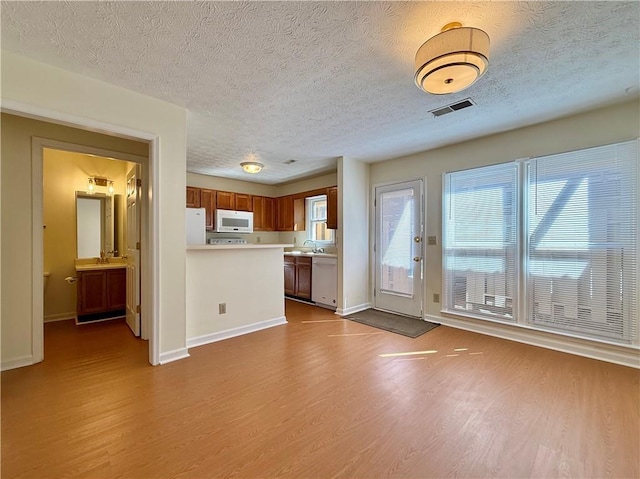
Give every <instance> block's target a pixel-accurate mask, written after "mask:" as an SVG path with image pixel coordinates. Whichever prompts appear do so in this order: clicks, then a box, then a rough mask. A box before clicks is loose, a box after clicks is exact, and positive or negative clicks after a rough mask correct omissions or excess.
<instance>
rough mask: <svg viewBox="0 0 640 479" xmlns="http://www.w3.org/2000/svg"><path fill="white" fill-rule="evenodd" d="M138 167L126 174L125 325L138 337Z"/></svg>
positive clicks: (139, 184) (139, 182) (139, 186)
mask: <svg viewBox="0 0 640 479" xmlns="http://www.w3.org/2000/svg"><path fill="white" fill-rule="evenodd" d="M141 184H142V182H141V180H140V166H139V165H135V166H134V167H133V168H131V170H130V171H129V173H127V324H128V325H129V328H131V331H132V332H133V334H134V335H135V336H140V208H141V206H140V196H141V195H140V193H141V189H142V187H141Z"/></svg>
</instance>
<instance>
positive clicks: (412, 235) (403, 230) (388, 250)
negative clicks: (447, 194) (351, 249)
mask: <svg viewBox="0 0 640 479" xmlns="http://www.w3.org/2000/svg"><path fill="white" fill-rule="evenodd" d="M422 198H423V193H422V180H415V181H410V182H406V183H396V184H392V185H386V186H379V187H377V188H376V199H375V215H376V226H375V229H376V243H375V263H376V264H375V291H374V296H375V297H374V305H375V308H376V309H382V310H385V311H391V312H394V313H399V314H404V315H407V316H415V317H420V318H422V296H423V290H424V287H423V273H422V271H423V266H422V265H423V251H424V246H423V221H422V218H423V214H422V204H423V200H422Z"/></svg>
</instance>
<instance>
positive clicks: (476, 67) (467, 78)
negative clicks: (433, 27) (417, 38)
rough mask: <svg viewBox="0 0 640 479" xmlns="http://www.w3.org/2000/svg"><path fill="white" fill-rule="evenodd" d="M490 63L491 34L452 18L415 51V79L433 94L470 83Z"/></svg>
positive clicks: (461, 88)
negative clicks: (451, 20)
mask: <svg viewBox="0 0 640 479" xmlns="http://www.w3.org/2000/svg"><path fill="white" fill-rule="evenodd" d="M488 66H489V35H487V34H486V33H485V32H483V31H482V30H480V29H478V28H472V27H463V26H462V24H461V23H458V22H453V23H449V24H447V25H445V26H444V27H442V31H441V33H439V34H437V35H436V36H435V37H432V38H430V39H429V40H427V41H426V42H424V43H423V44H422V46H421V47H420V48H419V49H418V51H417V53H416V75H415V82H416V85H417V86H418V88H420V89H422V90H424V91H426V92H428V93H433V94H434V95H446V94H447V93H456V92H458V91H460V90H464V89H465V88H467V87H469V86H471V85H472V84H473V83H474V82H475V81H476V80H477V79H478V78H480V77H481V76H482V75H484V73H485V72H486V71H487V67H488Z"/></svg>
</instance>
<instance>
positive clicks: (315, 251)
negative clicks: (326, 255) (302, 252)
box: [302, 240, 318, 253]
mask: <svg viewBox="0 0 640 479" xmlns="http://www.w3.org/2000/svg"><path fill="white" fill-rule="evenodd" d="M307 243H311V244H312V245H313V249H312V250H311V251H313V252H314V253H317V252H318V246H317V245H316V242H315V241H313V240H304V243H302V247H303V248H304V247H305V246H306V245H307Z"/></svg>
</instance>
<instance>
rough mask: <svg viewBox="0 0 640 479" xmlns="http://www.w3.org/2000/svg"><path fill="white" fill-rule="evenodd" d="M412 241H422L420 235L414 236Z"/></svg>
mask: <svg viewBox="0 0 640 479" xmlns="http://www.w3.org/2000/svg"><path fill="white" fill-rule="evenodd" d="M413 241H415V242H416V243H420V242H421V241H422V238H421V237H420V236H414V237H413Z"/></svg>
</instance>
